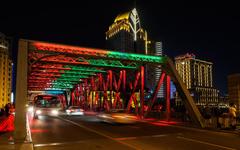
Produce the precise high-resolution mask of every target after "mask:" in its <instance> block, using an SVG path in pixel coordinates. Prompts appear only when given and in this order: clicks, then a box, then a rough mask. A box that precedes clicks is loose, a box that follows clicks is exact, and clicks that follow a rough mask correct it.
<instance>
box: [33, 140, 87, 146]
mask: <svg viewBox="0 0 240 150" xmlns="http://www.w3.org/2000/svg"><path fill="white" fill-rule="evenodd" d="M87 141H90V140H80V141H69V142H61V143H44V144H34V147H45V146H59V145H68V144H76V143H84V142H87Z"/></svg>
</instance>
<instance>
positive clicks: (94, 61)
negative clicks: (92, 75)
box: [87, 59, 137, 69]
mask: <svg viewBox="0 0 240 150" xmlns="http://www.w3.org/2000/svg"><path fill="white" fill-rule="evenodd" d="M87 62H88V63H89V64H90V65H94V66H102V67H117V68H127V69H136V68H137V67H136V66H137V65H136V66H131V65H124V64H123V63H121V61H118V60H103V59H89V60H87Z"/></svg>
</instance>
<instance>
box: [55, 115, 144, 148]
mask: <svg viewBox="0 0 240 150" xmlns="http://www.w3.org/2000/svg"><path fill="white" fill-rule="evenodd" d="M59 119H62V120H64V121H66V122H69V123H71V124H74V125H76V126H78V127H81V128H83V129H85V130H88V131H91V132H93V133H96V134H98V135H101V136H103V137H106V138H108V139H110V140H113V141H116V142H118V143H121V144H123V145H125V146H128V147H131V148H133V149H141V148H138V147H136V146H133V145H130V144H128V143H124V142H122V141H119V140H115V139H114V138H113V137H110V136H108V135H106V134H103V133H101V132H98V131H96V130H93V129H91V128H88V127H86V126H83V125H80V124H78V123H76V122H73V121H71V120H68V119H64V118H62V117H59Z"/></svg>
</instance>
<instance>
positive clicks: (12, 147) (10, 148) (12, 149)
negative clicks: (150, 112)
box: [0, 112, 240, 150]
mask: <svg viewBox="0 0 240 150" xmlns="http://www.w3.org/2000/svg"><path fill="white" fill-rule="evenodd" d="M87 115H90V116H91V115H93V116H94V115H95V114H94V113H92V112H88V113H87ZM138 121H140V122H146V123H150V124H152V125H156V126H157V125H168V126H174V127H177V128H183V129H191V130H196V131H199V130H202V131H214V132H224V133H233V134H237V135H240V125H239V124H238V126H237V129H235V130H233V129H230V128H226V129H220V128H217V129H216V128H205V129H202V128H197V127H195V126H193V125H192V124H191V122H182V121H178V120H174V119H172V120H170V121H167V120H159V119H155V118H145V119H139V120H138ZM96 142H97V141H96ZM96 142H95V143H96ZM100 143H101V142H100ZM106 144H107V143H106ZM99 145H100V144H99ZM86 146H87V147H91V148H93V149H94V147H92V146H93V145H86ZM95 146H96V145H95ZM95 148H96V147H95ZM31 149H34V147H33V144H32V143H31V142H25V143H14V142H13V132H4V133H3V132H0V150H31Z"/></svg>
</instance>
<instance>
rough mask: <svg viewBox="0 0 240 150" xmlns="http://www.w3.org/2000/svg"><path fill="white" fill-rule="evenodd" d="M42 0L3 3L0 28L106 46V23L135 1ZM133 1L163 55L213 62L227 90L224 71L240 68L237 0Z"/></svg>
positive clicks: (15, 33)
mask: <svg viewBox="0 0 240 150" xmlns="http://www.w3.org/2000/svg"><path fill="white" fill-rule="evenodd" d="M49 1H50V0H49ZM40 2H41V3H39V2H35V1H34V2H26V3H24V2H23V1H22V2H21V4H16V3H15V4H14V5H13V2H9V3H6V4H3V3H1V9H0V18H1V21H0V32H3V33H4V34H6V35H7V36H10V37H12V38H13V39H14V40H15V41H16V40H17V39H18V38H27V39H33V40H41V41H50V42H57V43H65V44H73V45H79V46H87V47H96V48H105V32H106V31H107V30H108V27H109V25H111V24H112V23H113V20H114V18H115V17H116V16H117V15H118V14H119V13H121V12H125V11H127V10H130V9H132V8H133V7H134V5H135V4H134V3H135V2H134V1H133V0H111V1H110V0H101V1H100V0H95V1H94V0H88V1H85V2H82V1H79V2H78V3H77V2H75V3H74V2H71V3H70V1H64V2H59V1H55V2H54V3H49V2H48V3H47V2H46V1H40ZM156 2H158V3H156ZM136 6H137V10H138V13H139V15H140V19H141V24H142V27H143V28H144V29H146V30H147V31H148V34H149V36H150V37H151V38H152V39H153V40H155V41H162V42H163V50H164V54H167V55H168V56H170V57H172V58H173V57H174V56H176V55H180V54H184V53H187V52H189V53H194V54H195V55H196V57H197V58H199V59H203V60H207V61H211V62H213V63H214V66H213V67H214V75H213V80H214V85H215V86H216V87H217V88H218V89H220V92H221V93H222V94H223V93H226V92H227V75H228V74H231V73H240V67H239V66H240V60H239V56H240V54H238V51H239V50H240V43H239V37H240V12H239V11H238V9H239V8H237V7H235V6H238V4H237V3H231V4H227V3H225V2H222V3H221V2H219V1H218V3H204V2H202V1H201V3H200V2H197V1H194V3H192V4H189V3H185V2H184V1H181V3H180V2H179V3H175V2H173V1H171V2H162V1H156V0H137V2H136ZM15 53H16V49H14V53H13V56H14V54H15Z"/></svg>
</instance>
